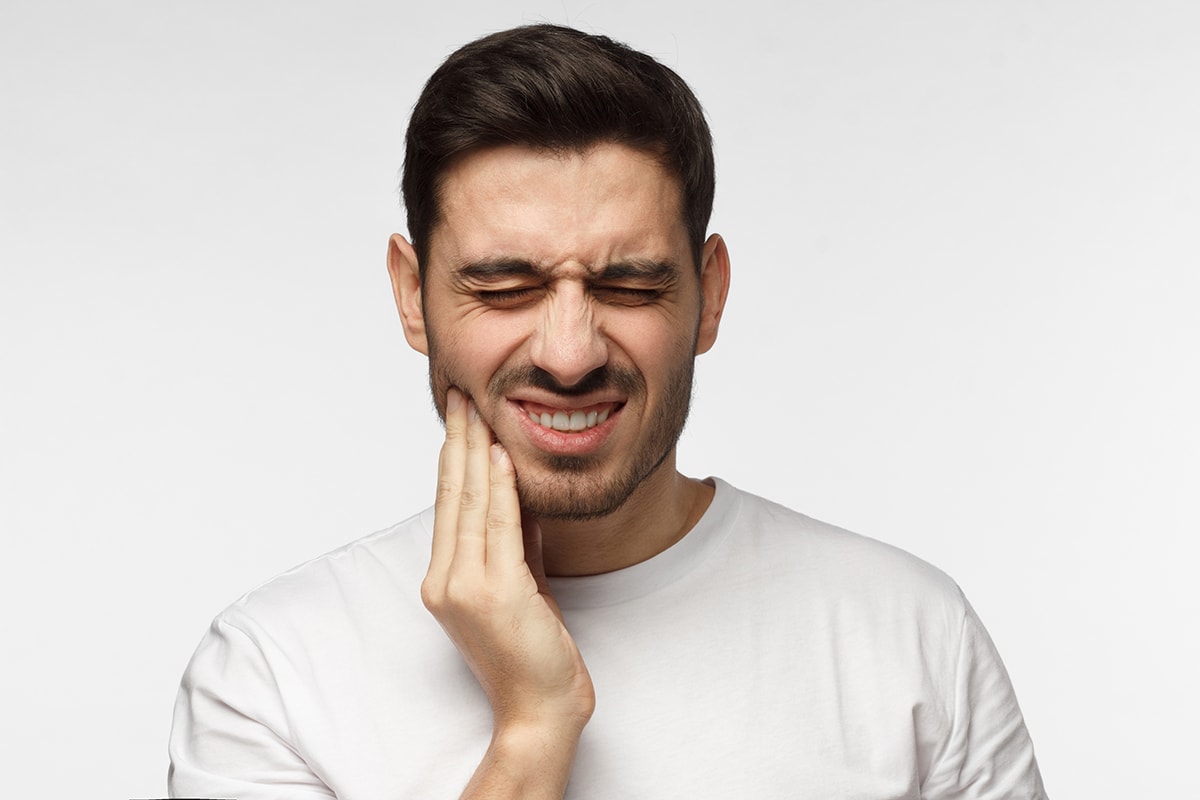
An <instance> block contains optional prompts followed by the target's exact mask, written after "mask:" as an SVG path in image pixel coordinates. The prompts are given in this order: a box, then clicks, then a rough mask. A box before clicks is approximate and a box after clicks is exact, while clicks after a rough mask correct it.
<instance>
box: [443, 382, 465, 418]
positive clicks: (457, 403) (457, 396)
mask: <svg viewBox="0 0 1200 800" xmlns="http://www.w3.org/2000/svg"><path fill="white" fill-rule="evenodd" d="M462 400H463V396H462V392H460V391H458V389H455V388H454V387H453V386H451V387H450V389H449V390H448V391H447V392H446V413H447V414H453V413H454V412H455V411H458V410H459V409H460V408H462Z"/></svg>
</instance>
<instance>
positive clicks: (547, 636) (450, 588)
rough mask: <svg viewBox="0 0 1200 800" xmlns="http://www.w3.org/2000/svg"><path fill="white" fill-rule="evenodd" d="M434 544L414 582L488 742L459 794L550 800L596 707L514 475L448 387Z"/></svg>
mask: <svg viewBox="0 0 1200 800" xmlns="http://www.w3.org/2000/svg"><path fill="white" fill-rule="evenodd" d="M435 513H436V517H435V523H434V533H433V548H432V552H431V555H430V563H429V572H428V573H427V575H426V577H425V581H424V583H423V584H422V586H421V597H422V599H423V600H424V602H425V605H426V607H427V608H428V609H429V611H430V612H431V613H432V614H433V616H434V617H435V618H436V619H437V621H438V622H439V623H440V624H441V626H442V628H443V629H444V630H445V631H446V634H447V636H449V637H450V639H451V641H453V642H454V645H455V647H457V648H458V650H459V652H460V653H461V654H462V656H463V659H464V660H465V661H466V663H467V665H468V666H469V667H470V669H471V671H472V673H474V675H475V677H476V679H477V680H478V681H479V684H480V686H481V687H482V688H483V690H484V692H485V693H486V695H487V697H488V700H489V702H490V703H491V706H492V717H493V728H492V740H491V743H490V745H489V747H488V750H487V753H486V754H485V756H484V758H483V761H482V762H481V763H480V765H479V768H478V769H477V770H476V772H475V774H474V776H473V777H472V779H471V781H470V783H469V784H468V785H467V788H466V790H465V792H464V793H463V797H464V798H482V797H487V798H502V797H520V798H543V797H545V798H559V797H562V796H563V793H564V792H565V791H566V785H567V779H568V778H569V776H570V772H571V765H572V763H573V762H574V759H575V750H576V746H577V745H578V742H579V737H580V735H581V734H582V732H583V728H584V726H585V725H586V724H587V721H588V719H590V717H591V714H592V710H593V708H594V706H595V694H594V691H593V687H592V682H591V678H590V676H589V675H588V672H587V667H586V666H584V663H583V659H582V657H581V656H580V654H579V650H578V648H577V647H576V646H575V642H574V640H572V638H571V635H570V633H568V631H567V629H566V627H565V626H564V625H563V621H562V614H561V612H560V611H559V609H558V605H557V603H555V602H554V598H553V596H552V595H551V594H550V590H549V586H548V584H547V581H546V576H545V572H544V570H543V568H542V560H541V541H540V534H539V532H538V529H537V526H536V524H535V523H534V522H533V521H532V520H529V521H526V523H525V524H522V520H521V512H520V506H519V503H518V500H517V490H516V474H515V471H514V469H513V464H512V461H511V460H510V459H509V457H508V454H507V453H506V452H505V451H504V448H503V447H502V446H501V445H499V444H492V434H491V431H490V430H489V429H488V427H487V425H486V423H484V421H483V420H482V419H480V418H479V416H478V414H476V413H475V409H474V406H473V404H472V403H471V402H470V401H469V400H466V399H465V398H463V396H462V394H461V393H459V392H458V390H456V389H451V390H450V392H449V394H448V396H447V403H446V442H445V444H444V445H443V447H442V453H441V458H440V459H439V462H438V491H437V502H436V506H435Z"/></svg>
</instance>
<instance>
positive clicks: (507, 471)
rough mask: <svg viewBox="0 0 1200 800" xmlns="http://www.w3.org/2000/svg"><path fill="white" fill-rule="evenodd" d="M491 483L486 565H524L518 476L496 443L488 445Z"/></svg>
mask: <svg viewBox="0 0 1200 800" xmlns="http://www.w3.org/2000/svg"><path fill="white" fill-rule="evenodd" d="M490 456H491V486H490V490H489V493H490V502H489V506H488V515H487V560H488V566H489V568H492V567H495V568H500V569H516V568H521V569H523V568H524V567H525V547H524V545H523V544H522V541H521V504H520V501H518V500H517V475H516V471H515V470H514V469H513V463H512V459H511V458H509V456H508V451H506V450H505V449H504V445H502V444H500V443H499V442H497V443H495V444H493V445H492V446H491V452H490Z"/></svg>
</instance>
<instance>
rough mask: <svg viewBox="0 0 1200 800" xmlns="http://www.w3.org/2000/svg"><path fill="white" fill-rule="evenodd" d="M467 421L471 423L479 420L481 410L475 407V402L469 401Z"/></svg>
mask: <svg viewBox="0 0 1200 800" xmlns="http://www.w3.org/2000/svg"><path fill="white" fill-rule="evenodd" d="M467 419H468V420H470V421H471V422H474V421H475V420H477V419H479V409H478V408H476V407H475V401H474V400H468V401H467Z"/></svg>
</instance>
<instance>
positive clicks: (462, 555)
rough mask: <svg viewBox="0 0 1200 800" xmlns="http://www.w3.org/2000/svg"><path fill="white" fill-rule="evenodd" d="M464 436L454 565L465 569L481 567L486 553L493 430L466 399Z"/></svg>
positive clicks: (471, 402)
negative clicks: (490, 452)
mask: <svg viewBox="0 0 1200 800" xmlns="http://www.w3.org/2000/svg"><path fill="white" fill-rule="evenodd" d="M465 415H466V436H465V437H464V446H463V447H462V448H461V449H462V450H463V454H464V463H463V478H462V491H461V492H460V494H459V503H458V537H457V539H456V541H455V543H454V559H453V566H454V567H455V568H462V569H464V570H465V571H468V572H474V571H479V572H482V571H483V567H484V563H485V559H486V557H487V518H488V506H489V504H490V495H491V481H490V474H489V473H490V472H491V464H490V460H491V456H490V454H489V451H490V448H491V444H492V431H491V429H490V428H488V426H487V423H485V422H484V421H483V419H482V418H481V417H480V416H479V411H478V410H477V409H476V408H475V403H474V401H473V400H471V399H470V398H467V400H466V412H465Z"/></svg>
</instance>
